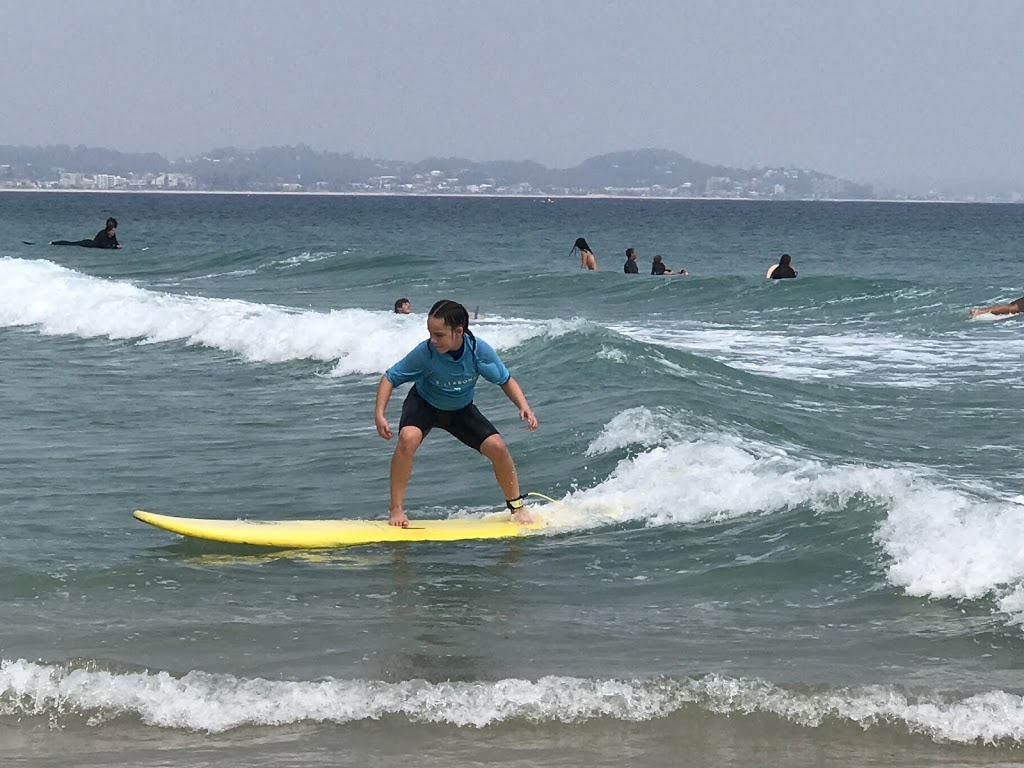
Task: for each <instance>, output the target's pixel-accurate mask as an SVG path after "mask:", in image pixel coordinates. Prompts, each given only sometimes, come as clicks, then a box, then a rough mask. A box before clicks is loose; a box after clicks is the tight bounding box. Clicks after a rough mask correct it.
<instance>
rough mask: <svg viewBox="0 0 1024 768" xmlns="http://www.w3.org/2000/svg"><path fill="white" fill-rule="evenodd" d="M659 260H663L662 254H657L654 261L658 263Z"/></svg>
mask: <svg viewBox="0 0 1024 768" xmlns="http://www.w3.org/2000/svg"><path fill="white" fill-rule="evenodd" d="M659 261H661V256H655V257H654V263H655V264H657V263H658V262H659Z"/></svg>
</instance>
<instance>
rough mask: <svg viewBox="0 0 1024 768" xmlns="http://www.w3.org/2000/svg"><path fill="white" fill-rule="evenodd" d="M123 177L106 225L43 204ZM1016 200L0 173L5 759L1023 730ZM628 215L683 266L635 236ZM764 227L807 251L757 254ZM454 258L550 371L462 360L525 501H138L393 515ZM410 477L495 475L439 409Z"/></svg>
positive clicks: (723, 761) (660, 754) (719, 750)
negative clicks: (382, 532) (422, 350)
mask: <svg viewBox="0 0 1024 768" xmlns="http://www.w3.org/2000/svg"><path fill="white" fill-rule="evenodd" d="M108 215H114V216H117V217H118V219H119V220H120V223H121V227H120V229H119V233H118V234H119V237H120V239H121V242H122V243H123V244H124V248H123V250H121V251H116V252H112V251H94V250H89V249H80V248H57V247H51V246H48V245H45V243H46V242H47V241H48V240H50V239H56V238H70V239H77V238H80V237H89V236H91V235H92V234H93V233H94V232H95V231H96V230H98V229H99V228H100V227H101V226H102V222H103V220H104V219H105V218H106V217H107V216H108ZM1022 231H1024V206H1009V205H1006V206H996V205H977V206H975V205H921V204H918V205H915V204H895V203H841V204H833V203H751V202H740V201H735V202H733V201H705V200H701V201H659V200H628V201H627V200H602V199H596V200H568V199H556V200H554V201H552V202H551V203H546V202H544V201H541V200H528V199H453V198H443V199H433V198H388V197H373V198H364V197H335V196H323V197H317V196H297V197H289V196H244V195H238V196H231V195H223V196H222V195H168V194H165V195H146V194H56V193H4V194H0V354H2V362H3V370H4V376H3V378H4V381H3V385H2V386H0V426H2V434H3V450H2V453H0V499H2V501H0V504H2V507H0V509H2V517H3V522H2V527H0V759H2V763H3V765H5V766H6V765H15V766H16V765H32V766H100V765H103V766H171V765H185V764H187V765H192V766H214V765H216V766H219V767H224V766H229V767H230V766H249V765H253V764H260V765H267V766H282V767H283V766H321V765H324V766H326V765H352V766H391V765H407V764H416V765H426V766H449V765H479V764H484V763H509V764H512V765H524V766H525V765H538V764H540V765H564V766H575V765H588V766H618V765H623V764H629V765H638V766H670V765H694V766H723V765H725V766H730V765H735V766H747V765H791V766H803V765H807V766H810V765H836V766H838V765H844V766H845V765H851V764H853V765H866V764H882V763H884V764H887V765H891V764H896V765H908V766H910V765H914V766H917V765H921V766H924V765H957V766H960V765H992V764H1021V763H1024V752H1022V746H1024V661H1022V658H1024V656H1022V653H1024V586H1022V583H1024V468H1022V462H1021V449H1020V445H1019V435H1020V434H1021V433H1022V429H1024V379H1022V378H1021V376H1020V375H1019V365H1020V361H1021V359H1022V355H1024V337H1022V329H1024V325H1022V323H1024V321H1022V320H1020V319H1018V318H1012V317H1011V318H1006V319H995V318H992V317H989V318H982V319H979V320H974V321H970V320H968V319H967V309H968V308H969V307H971V306H978V305H983V304H990V303H994V302H996V301H1001V300H1002V301H1005V300H1009V299H1013V298H1016V297H1018V296H1020V295H1021V294H1024V282H1022V280H1021V260H1022V252H1021V239H1020V233H1021V232H1022ZM581 235H582V236H585V237H586V238H587V239H588V240H589V242H590V244H591V245H592V246H593V248H594V251H595V253H596V256H597V262H598V265H599V267H600V271H598V272H596V273H588V272H582V271H581V270H580V269H579V259H578V258H576V257H574V256H572V255H571V254H570V253H569V247H570V245H571V244H572V242H573V240H574V239H575V238H576V237H578V236H581ZM23 241H30V242H34V243H36V244H34V245H27V244H25V243H24V242H23ZM628 246H634V247H636V248H637V249H638V251H639V253H640V259H639V261H640V265H641V271H642V272H645V271H647V270H646V269H645V267H646V266H647V265H648V264H649V263H650V259H651V257H652V256H653V255H654V254H662V255H663V256H664V257H665V261H666V262H667V263H668V265H669V266H670V267H672V268H676V267H680V266H683V267H685V268H686V269H688V270H689V271H690V276H689V277H685V278H683V277H678V278H677V277H667V278H655V277H651V276H649V275H645V274H641V275H639V276H626V275H623V274H622V262H623V261H624V255H623V254H624V250H625V248H626V247H628ZM784 251H785V252H788V253H790V254H792V256H793V262H794V266H795V267H796V268H797V269H798V270H799V272H800V277H799V279H797V280H789V281H766V280H765V279H764V273H765V270H766V269H767V267H768V266H769V265H770V264H772V263H774V262H775V261H777V257H778V255H779V254H781V253H782V252H784ZM399 296H407V297H408V298H409V299H410V300H411V302H412V305H413V310H414V314H413V315H411V316H407V317H405V316H396V315H395V314H393V313H392V312H391V305H392V303H393V301H394V300H395V299H396V298H397V297H399ZM439 298H454V299H457V300H460V301H462V302H463V303H465V304H466V305H467V306H468V307H469V308H470V310H471V311H479V312H480V313H482V315H483V317H482V318H481V319H479V320H477V321H474V322H473V324H472V326H473V330H474V331H475V332H476V333H477V334H478V335H479V336H480V337H481V338H484V339H486V340H487V341H488V342H490V343H491V344H492V345H493V346H494V347H495V348H496V349H497V350H498V351H499V353H500V354H501V355H502V357H503V359H504V360H505V362H506V364H507V365H508V366H509V368H510V369H511V370H512V372H513V374H514V375H515V376H516V378H517V379H518V381H519V382H520V384H521V385H522V387H523V389H524V391H525V393H526V395H527V397H528V398H529V400H530V403H531V405H532V406H533V407H534V409H535V410H536V412H537V415H538V418H539V419H540V422H541V426H540V429H539V430H537V431H536V432H533V433H531V432H529V431H528V430H526V428H525V427H524V426H523V425H522V424H520V423H519V421H518V415H517V412H516V410H515V408H514V407H513V406H512V405H511V404H510V403H509V402H508V401H507V400H506V399H505V398H504V396H503V395H502V394H501V392H500V390H498V388H496V387H493V386H490V385H487V384H486V383H482V384H481V385H480V386H479V387H478V396H477V403H478V405H480V407H481V409H482V410H483V411H484V412H485V413H486V414H487V415H488V416H490V417H491V418H492V420H493V421H494V422H495V424H496V425H497V426H498V428H499V429H500V430H501V431H502V433H503V434H504V436H505V438H506V440H507V442H508V443H509V446H510V448H511V450H512V453H513V455H514V457H515V459H516V462H517V466H518V469H519V472H520V475H521V478H522V480H523V483H524V487H525V488H526V489H527V490H531V491H536V492H539V493H543V494H545V495H547V496H550V497H552V498H553V499H556V500H557V501H558V502H559V503H558V504H550V503H547V502H542V503H540V505H539V509H540V510H541V512H542V514H543V515H544V517H545V518H546V519H547V521H548V522H549V523H550V526H549V528H548V529H546V530H545V531H544V532H543V533H541V534H539V535H536V536H532V537H529V538H525V539H517V540H514V541H508V542H502V541H498V542H495V541H485V542H464V543H456V544H417V545H381V546H370V547H358V548H351V549H338V550H331V551H317V552H288V551H276V550H261V549H253V548H248V547H232V546H224V545H219V544H213V543H208V542H199V541H190V540H184V539H182V538H180V537H177V536H174V535H172V534H169V533H166V532H163V531H159V530H156V529H153V528H150V527H148V526H145V525H143V524H141V523H138V522H137V521H135V520H134V519H133V518H132V516H131V513H132V511H133V510H134V509H137V508H143V509H148V510H151V511H156V512H164V513H168V514H180V515H186V516H196V517H226V518H238V517H245V518H250V519H257V520H271V519H282V518H284V519H289V518H293V519H299V518H334V517H340V518H366V517H384V516H386V513H387V502H388V487H387V486H388V463H389V460H390V455H391V451H392V450H393V444H392V443H388V442H386V441H384V440H381V439H380V438H379V437H378V436H377V434H376V431H375V429H374V424H373V401H374V392H375V389H376V385H377V381H378V380H379V378H380V375H381V373H382V372H383V371H384V369H385V368H387V367H388V366H389V365H390V364H391V363H392V362H394V361H396V360H397V359H398V358H399V357H401V356H402V355H403V354H404V353H405V352H406V351H408V349H410V348H411V347H412V346H414V345H415V344H416V343H418V342H419V341H421V340H422V339H424V338H425V337H426V331H425V316H424V312H425V311H426V309H428V308H429V306H430V305H431V304H432V303H433V302H434V301H435V300H437V299H439ZM404 393H405V390H404V389H403V390H400V391H399V392H398V393H396V396H395V397H394V398H393V399H392V402H391V406H390V408H389V412H388V415H389V416H390V418H391V421H392V424H393V425H394V424H396V423H397V420H398V415H399V412H400V406H401V398H402V397H404ZM406 502H407V509H408V511H409V513H410V516H415V517H420V518H445V517H453V516H479V515H483V514H486V513H489V512H493V511H495V510H497V509H500V508H501V506H502V498H501V494H500V492H499V490H498V488H497V486H496V484H495V482H494V478H493V475H492V474H491V471H490V467H489V465H488V464H487V462H486V461H485V460H484V459H482V458H481V457H480V456H478V455H476V454H474V453H472V452H470V451H468V450H467V449H466V448H465V447H463V446H462V445H461V444H459V443H458V442H456V441H455V440H454V439H453V438H451V437H450V436H448V435H446V434H444V433H436V434H432V435H431V436H430V437H429V438H428V439H427V441H426V442H425V443H424V445H423V447H422V448H421V450H420V452H419V454H418V455H417V462H416V467H415V471H414V474H413V478H412V482H411V484H410V488H409V493H408V496H407V499H406Z"/></svg>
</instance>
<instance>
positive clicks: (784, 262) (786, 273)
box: [769, 253, 796, 280]
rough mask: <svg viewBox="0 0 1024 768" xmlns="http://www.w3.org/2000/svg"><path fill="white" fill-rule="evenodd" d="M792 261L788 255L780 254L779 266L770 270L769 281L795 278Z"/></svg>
mask: <svg viewBox="0 0 1024 768" xmlns="http://www.w3.org/2000/svg"><path fill="white" fill-rule="evenodd" d="M792 261H793V259H791V258H790V257H789V254H788V253H784V254H782V258H781V259H779V266H777V267H776V268H775V269H773V270H772V273H771V275H770V276H769V279H770V280H783V279H785V278H787V277H796V270H795V269H793V265H792Z"/></svg>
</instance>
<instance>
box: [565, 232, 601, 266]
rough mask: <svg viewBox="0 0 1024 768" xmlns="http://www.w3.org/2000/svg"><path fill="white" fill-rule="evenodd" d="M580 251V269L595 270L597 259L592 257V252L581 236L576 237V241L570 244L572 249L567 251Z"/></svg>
mask: <svg viewBox="0 0 1024 768" xmlns="http://www.w3.org/2000/svg"><path fill="white" fill-rule="evenodd" d="M576 251H579V252H580V269H589V270H590V271H591V272H596V271H597V259H595V258H594V252H593V251H592V250H590V246H589V245H587V241H586V240H584V239H583V238H582V237H577V238H576V242H575V243H573V245H572V250H571V251H569V253H575V252H576Z"/></svg>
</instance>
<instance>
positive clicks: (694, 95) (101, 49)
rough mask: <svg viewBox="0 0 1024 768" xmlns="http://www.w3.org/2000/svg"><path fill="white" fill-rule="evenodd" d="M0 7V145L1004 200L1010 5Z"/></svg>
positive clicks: (533, 2) (1009, 127) (1023, 163)
mask: <svg viewBox="0 0 1024 768" xmlns="http://www.w3.org/2000/svg"><path fill="white" fill-rule="evenodd" d="M3 7H4V20H5V21H6V22H7V23H6V24H5V27H6V31H7V35H6V37H7V38H8V39H7V40H6V41H5V43H6V44H5V50H6V53H7V57H8V60H9V61H11V62H17V63H18V64H19V75H18V76H17V77H16V78H9V79H8V82H7V86H8V88H7V91H8V93H7V104H8V106H9V108H8V109H6V110H4V111H3V114H2V116H0V144H15V145H17V144H24V145H31V146H39V145H48V144H68V145H71V146H77V145H79V144H84V145H87V146H95V147H106V148H109V149H116V150H120V151H125V152H157V153H160V154H162V155H165V156H167V157H184V156H189V155H195V154H198V153H200V152H203V151H209V150H212V149H214V148H217V147H225V146H236V147H239V148H245V149H253V148H257V147H263V146H290V145H295V144H307V145H309V146H310V147H312V148H314V149H316V150H318V151H331V152H340V153H345V152H353V153H355V154H357V155H361V156H367V157H378V158H386V159H392V160H408V161H413V162H414V161H417V160H421V159H425V158H428V157H452V156H458V157H464V158H467V159H469V160H474V161H485V160H534V161H537V162H539V163H541V164H543V165H545V166H547V167H549V168H567V167H571V166H574V165H576V164H578V163H579V162H581V161H582V160H584V159H586V158H588V157H592V156H595V155H600V154H605V153H608V152H613V151H622V150H635V149H642V148H647V147H651V148H660V149H668V150H672V151H676V152H680V153H682V154H684V155H686V156H687V157H690V158H692V159H694V160H698V161H700V162H705V163H709V164H713V165H727V166H735V167H741V168H749V167H754V166H758V165H763V166H787V167H793V168H808V169H814V170H816V171H820V172H822V173H828V174H832V175H835V176H839V177H842V178H847V179H851V180H854V181H866V182H870V183H873V184H880V183H881V184H885V183H895V182H896V181H897V180H901V179H902V180H904V181H905V180H909V179H918V180H920V181H924V182H927V181H928V180H931V181H938V180H953V179H959V180H965V181H968V182H971V183H975V182H980V181H983V180H990V181H992V182H998V183H1014V182H1016V183H1024V147H1022V146H1021V145H1020V142H1019V140H1018V138H1017V136H1018V133H1019V126H1020V125H1022V124H1024V102H1022V101H1021V100H1020V99H1017V98H1015V96H1014V94H1015V92H1016V77H1015V75H1014V73H1015V72H1019V71H1024V51H1022V50H1021V47H1020V46H1019V43H1018V38H1019V33H1018V32H1017V30H1018V29H1019V28H1020V27H1021V23H1020V22H1024V4H1020V5H1017V4H1000V3H996V2H981V3H975V4H969V3H966V2H952V1H951V0H946V1H945V2H920V1H919V0H915V1H912V2H908V3H904V4H901V5H900V6H899V7H891V6H890V5H889V4H886V3H883V2H875V1H872V2H867V3H863V4H859V5H856V6H851V5H847V4H843V3H839V2H835V1H834V0H825V1H823V2H797V1H795V0H787V1H783V2H775V3H771V4H764V5H758V6H749V5H746V4H739V3H736V4H724V5H721V6H719V5H718V4H713V3H709V2H690V3H684V2H679V3H675V2H668V1H667V0H648V2H645V3H639V4H635V5H627V4H623V3H618V2H584V1H583V0H562V1H561V2H559V1H558V0H554V1H552V2H540V1H539V0H515V1H513V2H507V3H503V4H502V5H500V6H498V5H492V4H483V3H473V2H460V1H457V0H437V1H436V2H432V3H429V4H409V5H406V4H404V3H399V2H393V1H388V0H384V1H383V2H380V3H377V4H374V5H373V6H372V7H371V6H366V5H363V4H361V3H352V2H343V1H342V2H322V1H320V0H309V1H308V2H303V3H298V4H295V5H293V6H289V7H284V6H276V5H252V6H246V12H245V13H244V14H240V13H239V7H240V6H239V5H238V4H236V3H230V2H225V1H224V0H214V1H213V2H204V3H199V2H195V0H185V1H184V2H179V3H173V4H172V3H169V2H148V3H137V2H135V3H133V2H127V1H126V0H95V2H92V3H90V4H88V5H84V4H83V5H78V4H76V3H74V2H70V0H56V2H51V3H47V4H45V5H40V6H24V7H22V6H20V5H19V6H15V5H14V3H13V2H10V0H7V2H5V4H4V6H3ZM11 107H13V108H11Z"/></svg>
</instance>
